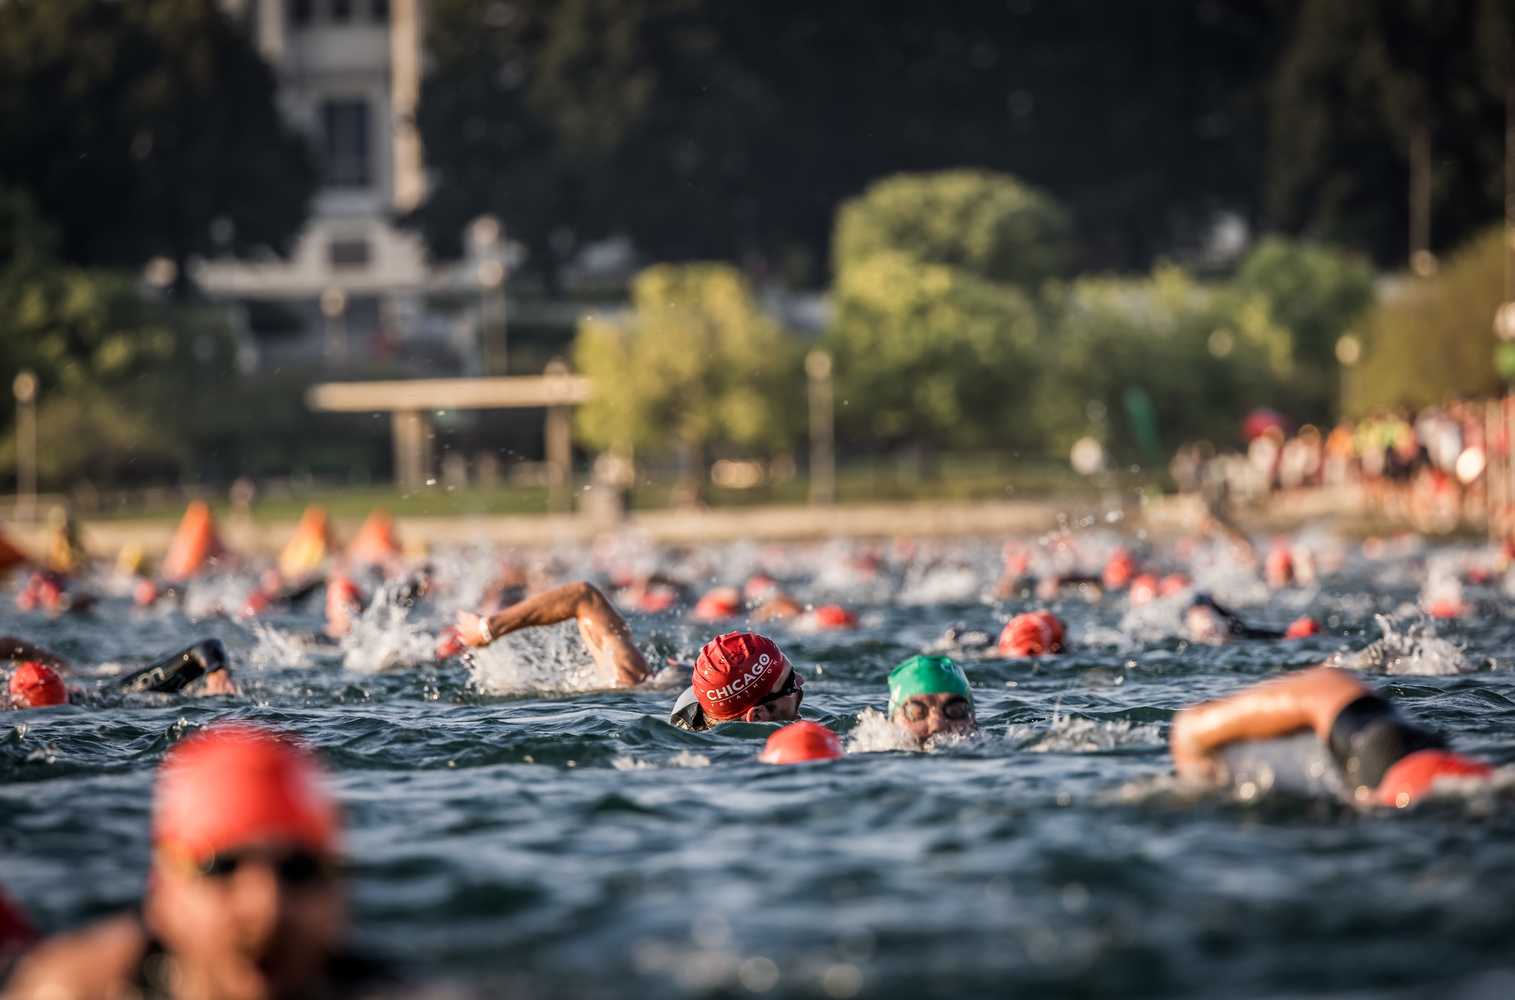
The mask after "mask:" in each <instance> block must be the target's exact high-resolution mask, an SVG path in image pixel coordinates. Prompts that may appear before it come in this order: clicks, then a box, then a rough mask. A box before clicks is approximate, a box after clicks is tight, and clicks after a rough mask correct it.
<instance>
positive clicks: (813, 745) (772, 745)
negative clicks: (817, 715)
mask: <svg viewBox="0 0 1515 1000" xmlns="http://www.w3.org/2000/svg"><path fill="white" fill-rule="evenodd" d="M840 756H842V738H841V737H840V736H838V735H837V734H836V733H834V732H832V731H831V730H829V729H827V728H826V727H825V726H823V725H821V724H820V723H818V722H791V723H790V724H789V725H787V726H785V727H784V728H783V729H780V730H779V731H778V732H776V733H774V734H773V735H772V736H770V737H768V743H767V744H766V745H765V746H764V747H763V752H762V753H761V754H759V755H758V760H760V761H762V762H763V763H764V764H805V763H809V762H811V761H820V760H836V759H837V758H838V757H840Z"/></svg>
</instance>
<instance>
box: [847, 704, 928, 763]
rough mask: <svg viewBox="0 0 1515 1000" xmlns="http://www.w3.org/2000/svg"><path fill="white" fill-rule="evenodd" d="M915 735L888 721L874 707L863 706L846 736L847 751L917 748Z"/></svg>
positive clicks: (883, 750)
mask: <svg viewBox="0 0 1515 1000" xmlns="http://www.w3.org/2000/svg"><path fill="white" fill-rule="evenodd" d="M919 749H920V744H918V743H917V742H916V740H915V737H914V736H912V735H910V734H909V733H908V732H906V731H905V730H903V729H901V728H900V727H899V726H896V725H895V724H894V723H893V722H890V721H889V717H888V716H886V715H885V714H884V713H883V712H880V711H879V710H878V709H876V708H865V709H863V711H862V712H861V713H860V714H859V715H858V717H857V725H856V726H854V727H853V728H852V732H851V734H849V735H848V737H847V752H848V753H883V752H886V751H889V750H919Z"/></svg>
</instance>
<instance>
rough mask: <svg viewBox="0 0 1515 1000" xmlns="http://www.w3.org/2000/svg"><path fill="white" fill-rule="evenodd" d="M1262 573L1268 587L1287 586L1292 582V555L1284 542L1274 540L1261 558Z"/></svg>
mask: <svg viewBox="0 0 1515 1000" xmlns="http://www.w3.org/2000/svg"><path fill="white" fill-rule="evenodd" d="M1263 575H1264V576H1266V577H1267V578H1268V586H1270V587H1287V586H1288V585H1289V584H1290V583H1292V582H1294V555H1293V553H1291V552H1290V551H1289V546H1288V545H1287V544H1285V543H1284V542H1274V543H1273V547H1272V548H1271V549H1269V550H1268V554H1267V556H1266V557H1265V558H1264V559H1263Z"/></svg>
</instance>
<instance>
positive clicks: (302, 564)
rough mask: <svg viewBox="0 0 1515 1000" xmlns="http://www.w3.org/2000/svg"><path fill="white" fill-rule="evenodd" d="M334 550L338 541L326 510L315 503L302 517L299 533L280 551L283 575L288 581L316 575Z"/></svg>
mask: <svg viewBox="0 0 1515 1000" xmlns="http://www.w3.org/2000/svg"><path fill="white" fill-rule="evenodd" d="M334 548H336V542H335V540H334V539H333V537H332V533H331V523H330V522H329V521H328V520H327V518H326V510H325V508H323V507H320V506H318V505H316V504H311V505H310V506H309V507H306V508H305V513H303V514H301V515H300V523H299V524H298V525H296V526H295V533H294V534H293V535H291V536H290V538H289V541H288V542H286V543H284V548H283V549H281V550H280V551H279V574H280V575H281V576H282V577H283V578H284V579H286V580H298V579H299V578H300V577H302V576H307V575H309V574H311V573H314V572H315V571H316V570H317V569H318V568H319V567H320V565H321V563H322V562H324V561H325V560H326V557H327V556H328V555H330V554H331V552H332V550H333V549H334Z"/></svg>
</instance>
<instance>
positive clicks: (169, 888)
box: [144, 724, 347, 996]
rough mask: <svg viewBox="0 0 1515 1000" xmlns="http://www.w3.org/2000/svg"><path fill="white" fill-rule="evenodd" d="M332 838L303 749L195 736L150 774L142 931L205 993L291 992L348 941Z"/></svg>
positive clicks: (332, 816)
mask: <svg viewBox="0 0 1515 1000" xmlns="http://www.w3.org/2000/svg"><path fill="white" fill-rule="evenodd" d="M339 836H340V833H339V821H338V817H337V810H336V807H335V805H334V804H333V802H332V801H331V799H330V798H329V797H328V795H327V794H326V792H325V790H324V789H323V788H322V787H321V774H320V772H319V770H318V768H317V766H316V764H315V762H314V761H313V760H312V758H311V757H310V756H309V755H308V754H307V753H306V752H305V751H304V750H302V749H300V748H299V747H297V746H295V745H293V744H292V743H290V742H288V741H286V740H284V739H282V738H280V737H278V736H276V735H274V734H273V733H271V732H268V731H267V730H264V729H261V728H257V727H254V726H249V725H244V724H232V725H224V726H217V727H213V728H210V729H207V730H205V731H204V732H201V733H199V734H197V735H195V736H191V737H190V738H188V739H186V740H185V741H183V742H182V743H180V744H179V745H178V746H176V747H175V748H173V749H172V750H170V751H169V753H168V756H167V757H166V758H164V762H163V766H162V768H161V769H160V770H159V773H158V783H157V788H156V791H155V794H154V801H153V842H154V845H155V848H156V853H155V858H154V864H153V869H152V874H151V876H150V878H149V881H148V891H147V896H146V900H145V905H144V913H145V917H146V920H147V923H148V926H149V928H150V929H151V931H152V933H153V934H154V935H155V936H156V937H157V938H158V939H159V940H160V941H162V942H163V945H164V948H165V950H166V951H168V953H169V954H170V955H172V957H173V958H174V960H175V962H176V964H177V965H178V967H179V971H180V972H181V974H183V975H185V976H186V977H188V978H189V979H191V980H192V981H199V982H201V983H203V984H204V987H203V988H205V989H206V990H208V991H210V992H215V993H217V994H218V995H227V996H283V995H289V994H291V993H292V992H296V991H298V989H299V987H300V985H301V984H302V983H309V982H311V981H314V980H315V979H316V978H317V977H318V976H319V975H320V973H321V972H322V966H323V964H324V963H325V961H326V960H327V958H328V957H329V956H330V955H331V954H332V953H333V951H334V950H335V949H336V948H337V946H338V945H339V943H340V941H341V938H342V936H343V934H344V933H345V931H346V922H347V915H346V897H345V893H344V891H343V888H342V883H341V879H340V878H339V875H338V871H337V852H338V848H339V844H338V840H339Z"/></svg>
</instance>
